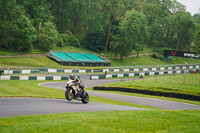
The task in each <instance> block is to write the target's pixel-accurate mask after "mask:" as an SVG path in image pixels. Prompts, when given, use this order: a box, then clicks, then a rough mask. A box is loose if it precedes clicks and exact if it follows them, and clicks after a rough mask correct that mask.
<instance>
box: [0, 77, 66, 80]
mask: <svg viewBox="0 0 200 133" xmlns="http://www.w3.org/2000/svg"><path fill="white" fill-rule="evenodd" d="M0 80H68V77H66V76H0Z"/></svg>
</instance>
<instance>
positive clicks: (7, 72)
mask: <svg viewBox="0 0 200 133" xmlns="http://www.w3.org/2000/svg"><path fill="white" fill-rule="evenodd" d="M199 68H200V65H199V64H196V65H178V66H173V65H169V66H167V67H165V66H160V67H147V66H145V67H144V68H135V67H134V68H111V69H53V68H52V69H48V68H38V70H4V74H8V75H10V74H31V73H40V72H50V73H97V72H116V73H117V72H139V71H142V72H150V71H170V70H186V69H199Z"/></svg>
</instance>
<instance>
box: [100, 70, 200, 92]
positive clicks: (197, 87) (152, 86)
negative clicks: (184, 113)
mask: <svg viewBox="0 0 200 133" xmlns="http://www.w3.org/2000/svg"><path fill="white" fill-rule="evenodd" d="M103 86H105V87H125V88H135V89H146V90H152V91H163V92H175V93H183V94H194V95H200V74H181V75H171V76H163V77H159V78H158V77H154V78H148V79H144V80H143V79H141V80H134V81H126V82H118V83H110V84H106V85H103Z"/></svg>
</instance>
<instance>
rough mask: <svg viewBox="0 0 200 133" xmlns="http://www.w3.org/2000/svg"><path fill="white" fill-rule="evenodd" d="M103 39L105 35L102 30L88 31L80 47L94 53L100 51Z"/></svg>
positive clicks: (102, 47)
mask: <svg viewBox="0 0 200 133" xmlns="http://www.w3.org/2000/svg"><path fill="white" fill-rule="evenodd" d="M105 38H106V35H105V32H104V31H103V29H102V28H96V29H90V30H89V31H88V33H87V34H86V36H85V38H84V40H83V42H82V46H83V47H85V48H88V49H90V50H92V51H95V52H99V51H102V50H103V49H104V44H105Z"/></svg>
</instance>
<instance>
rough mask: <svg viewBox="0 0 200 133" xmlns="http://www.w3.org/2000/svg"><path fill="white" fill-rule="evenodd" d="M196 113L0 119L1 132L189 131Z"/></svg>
mask: <svg viewBox="0 0 200 133" xmlns="http://www.w3.org/2000/svg"><path fill="white" fill-rule="evenodd" d="M199 119H200V111H155V110H154V111H152V110H151V111H104V112H79V113H77V112H76V113H61V114H49V115H32V116H17V117H7V118H0V129H1V132H2V133H4V132H6V133H8V132H28V133H32V132H71V133H72V132H83V133H86V132H100V133H101V132H102V133H110V132H120V133H121V132H123V133H126V132H169V133H171V132H187V133H189V132H191V133H197V132H199V130H200V121H199Z"/></svg>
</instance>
